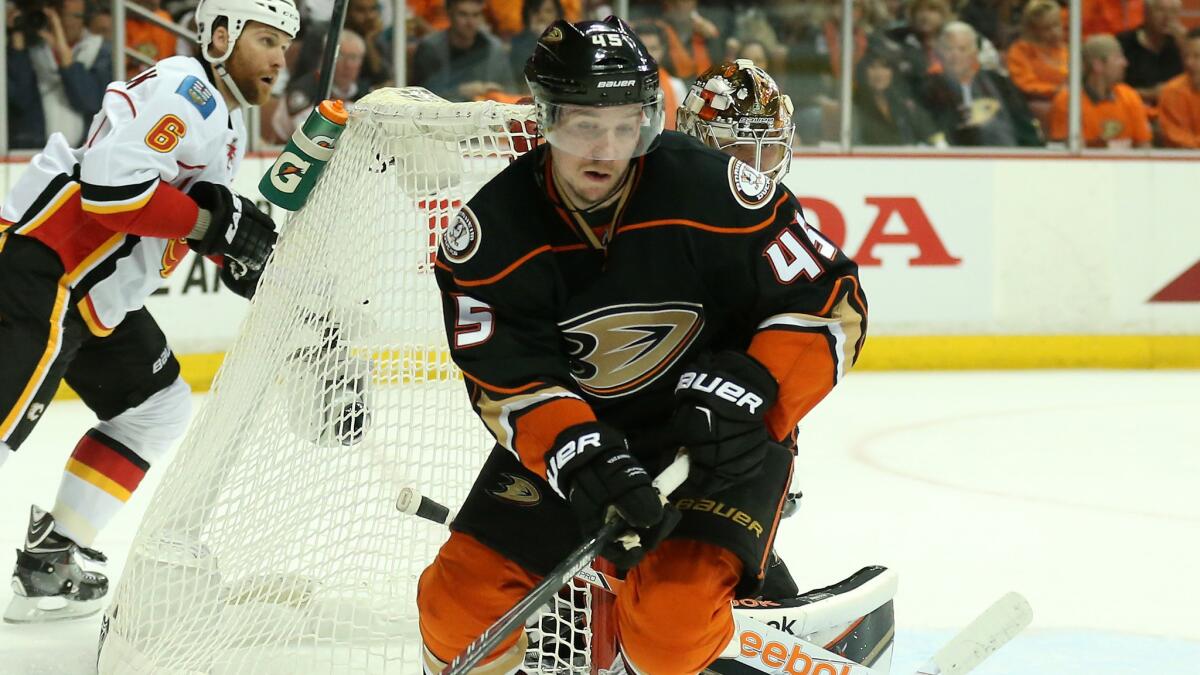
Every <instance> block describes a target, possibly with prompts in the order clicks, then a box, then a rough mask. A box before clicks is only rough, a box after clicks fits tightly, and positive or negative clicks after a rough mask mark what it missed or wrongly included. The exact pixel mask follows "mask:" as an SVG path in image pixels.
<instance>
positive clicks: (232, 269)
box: [221, 256, 263, 300]
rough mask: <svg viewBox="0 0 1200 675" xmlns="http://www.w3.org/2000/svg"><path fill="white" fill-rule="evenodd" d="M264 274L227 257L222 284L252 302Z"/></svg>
mask: <svg viewBox="0 0 1200 675" xmlns="http://www.w3.org/2000/svg"><path fill="white" fill-rule="evenodd" d="M262 272H263V271H262V269H258V270H251V269H249V268H247V267H245V266H244V265H242V264H241V263H240V262H238V261H237V260H234V259H233V258H230V257H228V256H226V257H225V264H224V265H222V266H221V283H223V284H225V288H228V289H229V290H231V291H233V292H234V293H236V294H238V295H240V296H242V297H243V298H245V299H247V300H252V299H254V293H255V292H256V291H258V280H259V278H261V277H262ZM239 274H240V276H238V275H239Z"/></svg>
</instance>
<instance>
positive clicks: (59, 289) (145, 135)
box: [0, 0, 300, 622]
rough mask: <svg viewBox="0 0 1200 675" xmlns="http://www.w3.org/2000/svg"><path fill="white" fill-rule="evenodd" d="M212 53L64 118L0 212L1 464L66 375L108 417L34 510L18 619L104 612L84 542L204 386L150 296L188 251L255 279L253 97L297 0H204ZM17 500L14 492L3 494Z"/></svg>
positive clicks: (293, 20)
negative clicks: (180, 355)
mask: <svg viewBox="0 0 1200 675" xmlns="http://www.w3.org/2000/svg"><path fill="white" fill-rule="evenodd" d="M196 18H197V22H198V25H199V29H200V31H199V32H200V47H201V52H202V53H203V55H204V60H203V61H202V60H199V59H193V58H189V57H172V58H168V59H164V60H162V61H160V62H158V64H156V65H155V67H153V68H151V69H149V70H147V71H144V72H142V73H141V74H139V75H138V76H137V77H135V78H133V79H132V80H130V81H128V82H114V83H112V84H110V85H109V86H108V88H107V91H106V93H105V96H104V100H103V103H102V107H101V111H100V113H99V114H97V115H96V117H95V119H94V120H93V121H92V125H91V128H90V130H89V132H88V134H87V139H86V142H85V143H84V145H83V146H82V147H79V148H72V147H70V146H69V145H68V143H67V141H66V140H65V139H64V138H63V136H62V135H61V134H54V135H52V136H51V137H50V139H49V141H48V142H47V144H46V147H45V148H44V149H43V150H42V152H41V153H40V154H38V155H37V156H36V157H34V158H33V160H32V161H31V162H30V165H29V168H28V169H26V171H25V172H24V173H23V174H22V176H21V178H20V180H19V181H18V182H17V184H16V185H15V186H14V187H13V189H12V191H11V192H10V193H9V194H8V196H7V197H6V199H5V201H4V205H3V209H2V210H0V362H2V368H0V463H3V462H4V460H5V459H6V458H7V457H8V455H9V454H10V453H12V452H14V451H16V450H17V449H18V448H19V447H20V446H21V444H22V442H23V441H24V440H25V439H26V437H27V436H28V435H29V432H30V431H31V430H32V429H33V427H34V425H35V424H37V421H38V419H39V418H40V417H41V415H42V412H43V411H44V410H45V408H46V406H47V405H49V404H50V401H51V399H52V398H53V396H54V393H55V391H56V390H57V389H58V386H59V384H60V382H62V381H63V380H65V381H66V382H67V383H68V384H70V385H71V387H72V388H73V389H74V390H75V391H76V392H77V393H78V394H79V396H80V397H81V398H82V399H83V402H84V403H85V404H87V406H88V407H89V408H90V409H91V410H92V411H93V412H95V413H96V416H97V417H98V418H99V420H100V421H99V423H98V424H97V425H96V426H95V427H93V428H92V429H91V430H89V431H88V432H87V433H86V434H85V435H84V437H83V438H82V439H81V440H80V441H79V444H78V445H77V446H76V447H75V450H74V452H73V453H72V454H71V458H70V459H69V460H68V462H67V466H66V468H65V470H64V472H63V478H62V483H61V485H60V487H59V491H58V498H57V500H56V503H55V505H54V508H53V509H52V510H51V511H50V512H46V511H43V510H41V509H39V508H38V507H36V506H35V507H33V508H32V509H31V515H30V523H29V530H28V533H27V535H26V539H25V542H24V545H23V546H22V547H21V549H19V550H18V551H17V564H16V568H15V570H14V572H13V591H14V594H13V599H12V601H11V603H10V604H9V606H8V608H7V609H6V611H5V613H4V619H5V621H10V622H36V621H51V620H56V619H65V618H71V617H76V616H86V615H88V614H91V613H94V612H96V611H99V609H100V603H101V601H102V599H103V597H104V595H105V593H106V592H107V590H108V580H107V579H106V578H105V577H104V576H103V575H101V574H98V573H95V572H90V571H85V570H84V569H83V567H81V565H80V560H79V558H80V554H83V557H86V558H89V559H91V560H93V561H102V559H103V556H102V555H101V554H99V553H98V552H96V551H94V550H93V549H91V548H89V547H90V546H91V545H92V542H93V540H94V539H95V537H96V534H97V532H98V531H99V530H100V529H101V528H102V527H103V526H104V525H105V524H106V523H107V522H108V521H109V520H111V519H112V517H113V516H114V515H116V513H117V511H118V510H119V509H120V507H121V506H122V505H123V504H124V503H125V501H126V500H128V499H129V497H130V495H131V493H132V492H133V491H134V490H135V489H137V486H138V484H139V483H140V482H141V479H142V477H143V476H144V475H145V473H146V471H147V470H148V469H149V467H150V465H151V464H153V463H155V462H156V461H157V460H159V459H160V458H162V456H163V455H164V454H165V453H166V451H167V450H168V449H169V448H170V446H171V444H172V443H173V442H174V441H175V439H176V438H178V437H179V436H180V435H181V434H182V433H183V431H184V430H185V429H186V427H187V424H188V421H189V418H190V406H191V392H190V390H189V388H188V386H187V384H186V383H185V382H184V381H183V380H182V379H181V378H180V376H179V362H178V361H177V360H176V359H175V356H174V355H173V354H172V352H171V349H170V348H169V347H168V346H167V343H166V338H165V336H164V335H163V333H162V331H161V330H160V329H159V327H158V325H157V324H156V323H155V321H154V319H153V317H151V316H150V314H149V313H148V312H147V311H146V309H145V307H144V306H143V304H144V302H145V300H146V298H147V297H148V296H149V295H150V294H151V293H152V292H153V291H154V290H156V289H157V288H158V287H159V286H160V285H161V284H162V280H163V278H165V277H166V276H168V275H169V274H171V272H172V271H173V270H174V269H175V268H176V267H177V266H178V264H179V262H180V260H181V259H182V258H183V255H184V254H185V253H186V251H187V249H188V248H190V249H192V250H194V251H196V252H197V253H199V254H203V255H208V256H210V257H212V258H214V259H215V260H217V261H218V263H219V264H221V265H222V271H221V278H222V280H224V281H225V283H226V285H227V286H228V287H229V288H231V289H232V290H234V291H235V292H237V293H239V294H241V295H244V296H247V297H249V296H250V295H251V294H253V292H254V289H255V287H256V284H257V280H258V278H259V275H260V274H261V271H262V268H263V265H264V264H265V261H266V259H267V256H268V255H269V254H270V252H271V250H272V248H273V246H274V242H275V225H274V223H272V222H271V219H270V217H269V216H267V215H266V214H264V213H262V212H261V211H259V210H258V208H257V207H256V206H255V205H254V203H253V202H251V201H250V200H248V199H245V198H244V197H239V196H238V195H236V194H234V193H233V192H231V191H230V187H229V186H230V185H231V183H232V180H233V176H234V175H235V173H236V171H237V167H238V165H239V164H240V163H241V160H242V157H243V156H244V155H245V149H246V140H247V139H246V128H245V123H244V121H243V118H242V109H244V108H246V107H248V106H250V105H258V104H260V103H262V102H264V101H265V100H266V99H267V97H268V96H269V94H270V90H271V86H272V84H273V82H274V79H275V78H276V76H277V75H278V74H279V71H280V70H281V68H282V67H283V56H284V52H285V51H286V50H287V48H288V45H289V44H290V43H291V40H292V38H293V37H295V35H296V32H297V30H298V29H299V25H300V18H299V14H298V13H297V11H296V7H295V4H294V3H293V2H292V0H201V2H200V4H199V6H198V7H197V9H196ZM3 506H4V507H6V508H7V507H10V505H8V504H4V505H3Z"/></svg>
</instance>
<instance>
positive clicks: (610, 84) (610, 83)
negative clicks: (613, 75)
mask: <svg viewBox="0 0 1200 675" xmlns="http://www.w3.org/2000/svg"><path fill="white" fill-rule="evenodd" d="M636 82H637V80H604V81H602V82H600V83H599V84H597V85H596V88H597V89H613V88H615V87H632V86H633V85H634V84H635V83H636Z"/></svg>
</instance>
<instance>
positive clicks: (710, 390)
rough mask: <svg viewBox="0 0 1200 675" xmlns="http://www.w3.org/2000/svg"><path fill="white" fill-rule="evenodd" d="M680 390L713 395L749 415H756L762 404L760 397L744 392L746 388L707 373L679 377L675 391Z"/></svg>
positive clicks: (688, 373) (687, 374) (692, 373)
mask: <svg viewBox="0 0 1200 675" xmlns="http://www.w3.org/2000/svg"><path fill="white" fill-rule="evenodd" d="M680 389H694V390H696V391H700V392H704V393H705V394H713V395H715V396H716V397H717V398H723V399H725V400H726V401H729V402H730V403H732V404H734V405H736V406H738V407H739V408H745V409H746V410H747V411H749V412H750V413H752V414H753V413H757V412H758V408H759V406H761V405H762V404H763V400H762V397H761V396H759V395H758V394H755V393H754V392H751V391H746V388H745V387H743V386H742V385H740V384H734V383H733V382H730V381H729V380H726V379H724V378H721V377H717V376H715V375H710V374H708V373H697V372H695V371H688V372H686V373H684V374H683V375H681V376H680V377H679V384H677V385H675V391H676V392H678V391H679V390H680Z"/></svg>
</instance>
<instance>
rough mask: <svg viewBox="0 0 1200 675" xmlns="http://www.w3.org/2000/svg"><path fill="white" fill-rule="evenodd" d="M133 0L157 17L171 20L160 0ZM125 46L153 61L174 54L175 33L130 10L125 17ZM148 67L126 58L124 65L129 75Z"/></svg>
mask: <svg viewBox="0 0 1200 675" xmlns="http://www.w3.org/2000/svg"><path fill="white" fill-rule="evenodd" d="M134 2H135V3H137V4H138V5H141V6H142V7H145V8H146V9H148V10H150V11H151V12H154V15H155V16H157V17H158V18H160V19H162V20H164V21H171V15H170V14H168V13H167V10H165V9H162V3H161V1H160V0H134ZM125 46H127V47H129V48H130V49H133V50H135V51H138V52H141V53H142V54H143V55H145V56H146V57H147V58H149V59H150V63H154V62H155V61H161V60H163V59H165V58H167V57H168V56H174V55H175V35H174V34H173V33H172V32H171V31H169V30H167V29H166V28H163V27H161V26H157V25H155V24H153V23H150V22H149V21H147V20H145V19H142V18H140V17H137V16H134V14H133V13H132V12H130V13H129V14H128V15H127V16H126V18H125ZM149 67H150V66H149V64H146V63H142V62H141V61H135V60H133V59H127V60H126V65H125V69H126V72H127V73H128V74H129V75H130V76H133V75H136V74H137V73H140V72H142V71H143V70H145V69H146V68H149Z"/></svg>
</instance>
